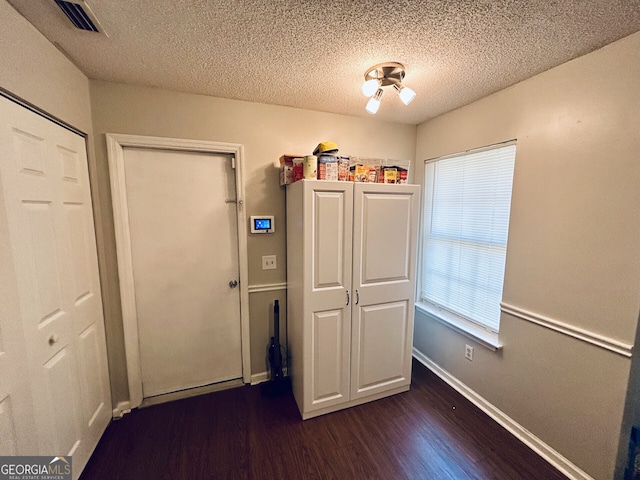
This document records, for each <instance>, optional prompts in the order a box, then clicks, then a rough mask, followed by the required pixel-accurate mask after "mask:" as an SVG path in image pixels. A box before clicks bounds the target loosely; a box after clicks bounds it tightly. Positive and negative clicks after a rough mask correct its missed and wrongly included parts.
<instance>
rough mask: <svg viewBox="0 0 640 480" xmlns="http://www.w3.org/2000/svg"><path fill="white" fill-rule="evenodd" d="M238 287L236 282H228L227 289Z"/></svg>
mask: <svg viewBox="0 0 640 480" xmlns="http://www.w3.org/2000/svg"><path fill="white" fill-rule="evenodd" d="M237 286H238V281H237V280H229V288H236V287H237Z"/></svg>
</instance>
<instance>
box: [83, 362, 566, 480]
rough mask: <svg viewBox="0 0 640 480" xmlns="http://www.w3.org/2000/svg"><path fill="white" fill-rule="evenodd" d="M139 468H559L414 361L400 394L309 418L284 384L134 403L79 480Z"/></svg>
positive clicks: (468, 477)
mask: <svg viewBox="0 0 640 480" xmlns="http://www.w3.org/2000/svg"><path fill="white" fill-rule="evenodd" d="M454 407H455V408H454ZM147 478H153V479H167V480H169V479H171V480H182V479H184V480H187V479H189V480H199V479H203V480H205V479H206V480H208V479H234V480H235V479H238V480H252V479H259V480H263V479H264V480H269V479H274V480H275V479H278V480H280V479H292V480H295V479H304V480H308V479H322V480H329V479H336V480H346V479H349V480H351V479H358V480H361V479H372V480H386V479H392V480H397V479H407V480H415V479H435V480H440V479H451V480H487V479H496V480H502V479H509V480H511V479H522V480H529V479H530V480H539V479H542V478H544V479H545V480H563V479H565V478H566V477H565V476H564V475H563V474H561V473H560V472H559V471H557V470H556V469H555V468H554V467H552V466H551V465H550V464H548V463H547V462H546V461H545V460H544V459H542V458H541V457H540V456H538V455H537V454H536V453H535V452H533V451H532V450H531V449H529V448H528V447H527V446H525V445H524V444H523V443H521V442H520V441H519V440H517V439H516V438H515V437H513V436H512V435H511V434H509V433H508V432H507V431H506V430H504V429H503V428H502V427H500V426H499V425H498V424H497V423H496V422H494V421H493V420H492V419H491V418H489V417H488V416H486V415H485V414H484V413H483V412H482V411H480V410H479V409H478V408H476V407H475V406H474V405H472V404H471V403H470V402H469V401H468V400H466V399H465V398H464V397H462V396H461V395H460V394H458V393H457V392H456V391H455V390H453V389H452V388H451V387H449V386H448V385H446V384H445V383H444V382H443V381H442V380H440V379H439V378H438V377H436V376H435V375H434V374H433V373H432V372H430V371H429V370H428V369H426V368H425V367H424V366H423V365H421V364H419V363H417V362H414V366H413V375H412V385H411V390H410V391H409V392H406V393H402V394H399V395H395V396H393V397H389V398H385V399H382V400H378V401H376V402H371V403H368V404H364V405H360V406H357V407H353V408H350V409H347V410H342V411H339V412H335V413H332V414H329V415H323V416H321V417H317V418H313V419H310V420H307V421H302V420H301V418H300V414H299V413H298V410H297V407H296V404H295V401H294V399H293V396H292V395H291V393H290V392H289V393H287V394H285V395H283V396H279V397H270V396H265V395H263V394H262V391H261V388H260V387H259V386H254V387H251V386H244V387H239V388H236V389H231V390H224V391H219V392H213V393H209V394H206V395H201V396H199V397H194V398H188V399H183V400H177V401H174V402H170V403H166V404H161V405H154V406H151V407H148V408H143V409H139V410H136V411H134V412H132V413H131V414H129V415H126V416H125V417H124V418H123V419H122V420H118V421H115V422H112V423H111V425H109V427H108V428H107V430H106V432H105V434H104V436H103V437H102V439H101V440H100V443H99V445H98V447H97V449H96V451H95V452H94V454H93V456H92V457H91V459H90V461H89V463H88V464H87V466H86V468H85V470H84V472H83V474H82V476H81V480H110V479H117V480H129V479H132V480H138V479H147Z"/></svg>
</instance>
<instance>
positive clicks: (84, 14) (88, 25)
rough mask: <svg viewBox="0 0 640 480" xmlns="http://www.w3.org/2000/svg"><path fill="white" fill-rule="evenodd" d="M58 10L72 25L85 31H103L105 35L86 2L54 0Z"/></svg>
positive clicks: (80, 0)
mask: <svg viewBox="0 0 640 480" xmlns="http://www.w3.org/2000/svg"><path fill="white" fill-rule="evenodd" d="M54 1H55V2H56V5H58V7H60V10H62V12H63V13H64V14H65V15H66V16H67V18H68V19H69V20H70V21H71V23H73V25H74V26H75V27H76V28H78V29H80V30H85V31H87V32H96V33H103V34H105V35H106V33H105V31H104V29H103V28H102V25H100V22H99V21H98V19H97V18H96V16H95V14H94V13H93V12H92V11H91V8H90V7H89V5H87V2H84V1H82V0H54Z"/></svg>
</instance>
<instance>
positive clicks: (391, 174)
mask: <svg viewBox="0 0 640 480" xmlns="http://www.w3.org/2000/svg"><path fill="white" fill-rule="evenodd" d="M309 157H311V156H310V155H307V156H304V155H291V154H285V155H282V156H281V157H280V185H289V184H291V183H294V182H297V181H298V180H301V179H302V178H312V177H309V176H306V175H304V174H303V171H304V170H303V165H304V164H305V163H306V162H307V159H308V158H309ZM316 165H317V168H316V175H315V178H316V179H317V180H334V181H335V180H338V181H350V182H369V183H399V184H406V183H408V177H409V169H410V168H411V162H409V161H402V160H387V159H378V158H361V157H351V156H346V155H333V154H324V153H323V154H320V155H318V156H317V158H316Z"/></svg>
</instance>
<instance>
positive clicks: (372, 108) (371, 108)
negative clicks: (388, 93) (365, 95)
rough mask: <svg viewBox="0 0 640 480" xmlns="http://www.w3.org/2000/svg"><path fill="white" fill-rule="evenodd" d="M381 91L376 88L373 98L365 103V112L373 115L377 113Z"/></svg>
mask: <svg viewBox="0 0 640 480" xmlns="http://www.w3.org/2000/svg"><path fill="white" fill-rule="evenodd" d="M382 93H383V92H382V89H381V88H378V90H376V93H375V95H374V96H373V97H371V98H370V99H369V102H367V106H366V107H365V108H366V110H367V112H369V113H371V114H373V115H375V114H376V113H377V112H378V109H379V108H380V99H381V98H382Z"/></svg>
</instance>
